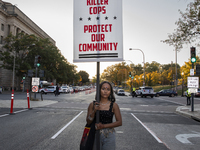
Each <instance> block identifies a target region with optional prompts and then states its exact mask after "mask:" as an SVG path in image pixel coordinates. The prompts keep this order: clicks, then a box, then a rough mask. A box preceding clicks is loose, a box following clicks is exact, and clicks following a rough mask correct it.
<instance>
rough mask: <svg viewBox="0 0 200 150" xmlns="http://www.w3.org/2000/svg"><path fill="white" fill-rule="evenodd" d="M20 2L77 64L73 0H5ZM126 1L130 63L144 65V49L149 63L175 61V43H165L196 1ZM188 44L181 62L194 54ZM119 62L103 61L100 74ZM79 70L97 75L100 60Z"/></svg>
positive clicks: (125, 26) (126, 50)
mask: <svg viewBox="0 0 200 150" xmlns="http://www.w3.org/2000/svg"><path fill="white" fill-rule="evenodd" d="M5 1H6V2H10V3H12V4H13V5H16V6H17V7H18V8H19V9H20V10H21V11H22V12H23V13H24V14H26V15H27V16H28V17H29V18H30V19H31V20H32V21H33V22H35V23H36V24H37V25H38V26H39V27H40V28H41V29H42V30H44V31H45V32H46V33H47V34H48V35H49V36H51V37H52V38H53V39H54V40H55V41H56V46H57V47H58V48H59V49H60V50H61V53H62V54H63V55H64V56H65V58H66V59H67V60H68V61H69V62H70V63H71V64H72V63H73V0H56V1H55V0H34V1H32V0H5ZM122 2H123V6H122V9H123V15H122V16H123V43H124V45H123V48H124V49H123V53H124V60H126V62H127V64H130V63H131V62H130V61H128V60H131V61H132V62H133V63H134V64H142V62H143V55H142V53H141V52H140V51H129V48H138V49H141V50H142V51H143V52H144V54H145V62H149V63H151V62H152V61H156V62H158V63H160V64H169V63H171V61H173V62H175V51H174V48H173V47H172V46H168V45H167V44H165V43H162V42H161V40H165V39H167V37H168V34H169V33H172V32H173V31H174V29H176V25H175V22H176V21H177V20H178V18H180V13H179V12H178V10H179V9H180V10H181V11H183V12H185V9H186V7H187V5H188V4H189V2H193V0H151V1H150V0H122ZM191 46H195V45H185V47H184V48H183V49H182V50H181V51H180V52H178V58H177V62H178V64H179V65H181V66H182V65H183V64H184V62H186V61H188V59H189V57H190V47H191ZM197 52H198V49H197ZM116 63H119V62H107V63H106V62H101V63H100V73H102V72H103V70H104V69H106V68H107V66H110V65H113V64H116ZM75 65H77V71H80V70H84V71H86V72H88V73H89V75H90V78H92V77H93V76H95V75H96V63H95V62H92V63H75Z"/></svg>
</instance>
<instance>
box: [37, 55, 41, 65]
mask: <svg viewBox="0 0 200 150" xmlns="http://www.w3.org/2000/svg"><path fill="white" fill-rule="evenodd" d="M40 61H41V56H39V55H38V56H37V67H40Z"/></svg>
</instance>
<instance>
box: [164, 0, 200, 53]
mask: <svg viewBox="0 0 200 150" xmlns="http://www.w3.org/2000/svg"><path fill="white" fill-rule="evenodd" d="M179 12H180V14H181V18H179V20H178V21H177V22H176V23H175V24H176V25H177V29H175V32H174V33H172V34H169V35H168V39H166V40H165V41H162V42H164V43H167V44H169V45H172V46H174V47H175V49H176V50H180V49H181V48H182V47H183V44H187V43H193V42H196V43H197V44H199V36H200V26H199V25H200V0H194V2H191V3H189V4H188V6H187V8H186V12H185V13H183V12H182V11H181V10H179Z"/></svg>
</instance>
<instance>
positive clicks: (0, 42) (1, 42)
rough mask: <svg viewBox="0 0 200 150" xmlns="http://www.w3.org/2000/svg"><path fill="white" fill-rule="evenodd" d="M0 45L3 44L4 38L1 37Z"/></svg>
mask: <svg viewBox="0 0 200 150" xmlns="http://www.w3.org/2000/svg"><path fill="white" fill-rule="evenodd" d="M0 44H3V36H1V39H0Z"/></svg>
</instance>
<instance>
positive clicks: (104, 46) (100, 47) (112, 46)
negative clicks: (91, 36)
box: [79, 43, 118, 52]
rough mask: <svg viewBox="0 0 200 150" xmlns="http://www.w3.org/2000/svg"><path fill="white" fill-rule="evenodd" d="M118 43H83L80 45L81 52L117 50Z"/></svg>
mask: <svg viewBox="0 0 200 150" xmlns="http://www.w3.org/2000/svg"><path fill="white" fill-rule="evenodd" d="M117 46H118V43H83V44H79V52H87V51H112V50H115V51H116V50H117Z"/></svg>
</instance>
